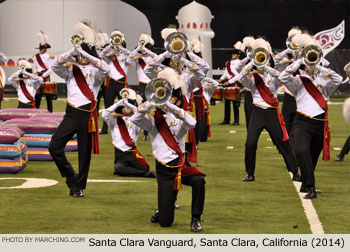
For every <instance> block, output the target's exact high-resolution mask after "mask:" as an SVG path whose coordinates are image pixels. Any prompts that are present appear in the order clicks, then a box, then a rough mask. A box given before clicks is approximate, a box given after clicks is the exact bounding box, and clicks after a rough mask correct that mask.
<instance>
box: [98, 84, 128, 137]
mask: <svg viewBox="0 0 350 252" xmlns="http://www.w3.org/2000/svg"><path fill="white" fill-rule="evenodd" d="M124 87H125V78H121V79H119V80H118V82H117V81H115V80H114V79H112V78H110V79H109V86H108V88H107V93H106V102H105V107H106V108H108V107H110V106H112V105H113V104H114V100H115V97H118V99H120V98H121V96H120V91H121V90H122V89H123V88H124ZM107 129H108V126H107V124H106V123H105V121H103V126H102V130H101V131H102V132H106V131H107Z"/></svg>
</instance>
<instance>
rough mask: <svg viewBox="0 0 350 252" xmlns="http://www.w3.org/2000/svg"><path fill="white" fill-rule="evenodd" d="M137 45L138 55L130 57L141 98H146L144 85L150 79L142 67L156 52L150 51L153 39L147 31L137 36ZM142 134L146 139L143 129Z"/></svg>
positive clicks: (146, 134)
mask: <svg viewBox="0 0 350 252" xmlns="http://www.w3.org/2000/svg"><path fill="white" fill-rule="evenodd" d="M139 45H141V46H142V47H141V49H140V50H139V51H138V52H139V53H140V55H138V56H135V57H132V59H133V60H134V64H133V66H134V67H135V69H136V72H137V77H138V80H139V92H140V94H141V96H142V98H143V99H146V97H145V87H146V85H147V83H149V82H150V81H151V80H150V78H148V77H147V75H146V74H145V72H144V69H145V67H146V65H147V63H148V62H149V61H150V60H151V59H152V58H154V57H155V56H156V54H155V53H153V52H152V47H153V46H154V40H153V39H152V37H151V35H149V34H147V33H142V34H141V35H140V38H139ZM143 134H144V135H143V140H144V141H148V132H147V131H145V130H144V131H143Z"/></svg>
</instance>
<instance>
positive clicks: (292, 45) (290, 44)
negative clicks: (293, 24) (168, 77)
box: [286, 34, 299, 51]
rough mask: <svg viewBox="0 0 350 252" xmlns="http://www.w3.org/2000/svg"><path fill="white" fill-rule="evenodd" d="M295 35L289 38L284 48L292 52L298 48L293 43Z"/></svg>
mask: <svg viewBox="0 0 350 252" xmlns="http://www.w3.org/2000/svg"><path fill="white" fill-rule="evenodd" d="M294 36H295V34H293V35H291V36H289V37H288V38H287V40H286V46H287V47H288V48H289V49H291V50H292V51H296V50H299V46H298V45H297V44H295V43H294V42H293V38H294Z"/></svg>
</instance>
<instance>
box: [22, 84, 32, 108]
mask: <svg viewBox="0 0 350 252" xmlns="http://www.w3.org/2000/svg"><path fill="white" fill-rule="evenodd" d="M19 85H20V87H21V89H22V92H23V94H24V96H25V97H26V98H27V99H28V100H30V101H31V103H32V108H35V100H34V98H33V96H31V95H30V94H29V92H28V89H27V87H26V84H25V83H24V81H23V80H20V81H19Z"/></svg>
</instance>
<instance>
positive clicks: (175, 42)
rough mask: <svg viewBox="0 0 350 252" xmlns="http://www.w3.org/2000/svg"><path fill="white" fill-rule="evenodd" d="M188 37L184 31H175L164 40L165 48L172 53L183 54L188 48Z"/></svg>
mask: <svg viewBox="0 0 350 252" xmlns="http://www.w3.org/2000/svg"><path fill="white" fill-rule="evenodd" d="M188 44H189V42H188V38H187V36H186V35H185V34H184V33H182V32H173V33H171V34H169V36H168V37H167V38H166V39H165V41H164V47H165V49H166V50H167V51H168V52H170V53H171V54H181V53H183V52H184V51H186V49H187V48H188Z"/></svg>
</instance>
